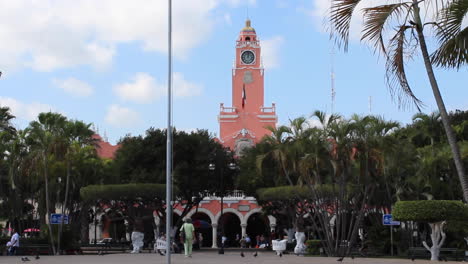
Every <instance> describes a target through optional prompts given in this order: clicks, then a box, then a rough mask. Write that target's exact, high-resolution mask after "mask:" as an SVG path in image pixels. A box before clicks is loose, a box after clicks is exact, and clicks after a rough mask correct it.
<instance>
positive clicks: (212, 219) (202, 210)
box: [187, 208, 217, 224]
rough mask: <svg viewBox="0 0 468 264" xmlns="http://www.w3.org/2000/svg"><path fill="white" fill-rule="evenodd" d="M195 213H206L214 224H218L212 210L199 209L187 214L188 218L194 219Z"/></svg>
mask: <svg viewBox="0 0 468 264" xmlns="http://www.w3.org/2000/svg"><path fill="white" fill-rule="evenodd" d="M195 213H204V214H206V215H207V216H208V217H209V218H210V220H211V223H212V224H213V223H217V222H215V216H214V215H213V213H212V212H211V211H210V210H208V209H206V208H198V210H196V209H194V210H191V211H190V212H189V213H188V214H187V217H192V216H193V215H194V214H195Z"/></svg>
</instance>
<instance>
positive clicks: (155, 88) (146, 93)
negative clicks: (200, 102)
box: [114, 72, 203, 104]
mask: <svg viewBox="0 0 468 264" xmlns="http://www.w3.org/2000/svg"><path fill="white" fill-rule="evenodd" d="M114 91H115V93H116V94H117V95H118V96H119V97H120V98H121V99H122V100H125V101H132V102H136V103H142V104H144V103H151V102H153V101H155V100H157V99H159V98H160V97H162V96H166V95H167V82H159V81H158V80H156V79H155V78H154V77H152V76H151V75H149V74H148V73H141V72H140V73H137V74H136V75H135V77H134V78H133V81H132V82H127V83H123V84H119V85H116V86H114ZM173 91H174V97H190V96H197V95H200V94H201V93H202V91H203V87H202V86H201V85H199V84H196V83H191V82H189V81H187V80H185V78H184V76H183V74H182V73H179V72H175V73H174V74H173Z"/></svg>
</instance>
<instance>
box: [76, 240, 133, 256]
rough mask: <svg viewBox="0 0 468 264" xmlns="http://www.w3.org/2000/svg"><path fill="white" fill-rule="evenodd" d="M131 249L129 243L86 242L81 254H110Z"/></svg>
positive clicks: (82, 246)
mask: <svg viewBox="0 0 468 264" xmlns="http://www.w3.org/2000/svg"><path fill="white" fill-rule="evenodd" d="M128 249H129V247H128V245H127V244H124V243H107V244H86V245H81V247H80V253H81V254H98V255H102V254H109V253H111V252H123V253H125V252H126V251H127V250H128Z"/></svg>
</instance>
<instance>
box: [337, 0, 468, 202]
mask: <svg viewBox="0 0 468 264" xmlns="http://www.w3.org/2000/svg"><path fill="white" fill-rule="evenodd" d="M360 2H364V1H361V0H333V1H332V7H331V14H330V20H331V23H332V32H333V34H334V36H336V37H337V40H338V43H340V44H343V47H344V49H345V50H347V48H348V41H349V29H350V22H351V18H352V17H353V14H354V11H355V10H356V7H357V5H358V4H359V3H360ZM426 2H428V1H424V3H426ZM430 2H431V3H432V4H433V6H435V7H436V8H437V7H438V6H437V5H436V3H437V2H438V1H437V0H434V1H430ZM421 3H422V2H421V1H418V0H412V1H411V2H398V3H391V4H385V5H378V6H374V7H369V8H365V9H363V11H364V29H363V31H362V40H364V41H368V42H369V43H370V44H371V45H372V46H373V47H374V48H375V50H377V51H381V52H382V53H383V54H384V55H385V59H386V71H387V74H386V80H387V84H388V87H389V89H390V90H391V94H392V95H396V96H397V99H398V103H400V105H405V104H406V103H407V102H411V103H413V104H414V105H415V106H416V107H417V108H418V110H419V109H420V106H421V105H422V102H421V101H420V100H419V99H418V98H417V97H416V95H415V94H414V93H413V91H412V89H411V87H410V85H409V81H408V79H407V75H406V69H405V58H407V57H408V56H407V54H408V53H409V52H415V49H412V47H413V45H414V44H417V45H418V46H419V48H420V50H421V54H422V58H423V61H424V66H425V69H426V72H427V76H428V79H429V82H430V85H431V88H432V92H433V94H434V98H435V100H436V103H437V107H438V109H439V112H440V115H441V118H442V123H443V126H444V129H445V132H446V135H447V139H448V142H449V144H450V147H451V150H452V154H453V159H454V162H455V166H456V169H457V173H458V177H459V181H460V183H461V187H462V190H463V197H464V200H465V202H468V179H467V177H466V174H465V167H464V164H463V161H462V158H461V155H460V150H459V147H458V145H457V140H456V137H455V133H454V131H453V128H452V126H451V125H450V120H449V116H448V113H447V110H446V108H445V104H444V102H443V98H442V96H441V94H440V90H439V86H438V84H437V80H436V78H435V74H434V70H433V63H432V62H431V57H430V55H429V51H428V48H427V44H426V37H425V35H424V29H425V26H427V25H433V24H434V23H432V22H434V21H430V22H429V23H424V22H423V21H422V18H421V15H420V4H421ZM448 3H449V4H448V6H449V7H448V9H444V11H445V14H447V15H446V19H445V22H444V23H441V24H439V27H441V26H442V29H441V30H440V32H451V33H452V34H448V35H446V34H444V35H443V36H449V37H442V41H443V42H444V41H445V42H444V43H448V42H450V41H451V40H453V41H452V42H450V43H457V48H455V49H443V50H444V52H440V55H441V56H442V57H443V58H451V59H452V60H447V63H445V62H446V60H442V61H440V60H439V62H441V63H444V65H446V66H451V65H457V66H458V65H460V64H461V63H464V62H466V56H465V57H463V56H460V54H462V55H463V54H466V50H467V48H466V45H465V44H461V43H465V42H463V41H464V40H465V39H466V32H467V30H466V29H465V30H463V31H460V30H459V29H460V26H461V21H462V19H463V16H464V14H466V10H467V8H466V0H460V1H457V0H454V1H448ZM440 6H445V5H440ZM452 15H453V16H452ZM453 17H456V18H455V19H452V18H453ZM395 24H396V26H395ZM389 28H391V29H395V31H394V34H392V36H391V38H390V39H389V40H388V43H386V42H385V38H384V34H383V32H384V31H386V30H388V29H389ZM408 32H409V34H408ZM454 34H455V35H454ZM448 45H449V44H448ZM436 57H437V56H436ZM436 61H437V59H436ZM448 61H451V62H448Z"/></svg>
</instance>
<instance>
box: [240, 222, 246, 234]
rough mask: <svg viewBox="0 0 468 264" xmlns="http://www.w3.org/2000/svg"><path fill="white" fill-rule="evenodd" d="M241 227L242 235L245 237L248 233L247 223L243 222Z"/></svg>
mask: <svg viewBox="0 0 468 264" xmlns="http://www.w3.org/2000/svg"><path fill="white" fill-rule="evenodd" d="M241 228H242V235H241V237H244V236H245V235H246V234H247V224H241Z"/></svg>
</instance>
